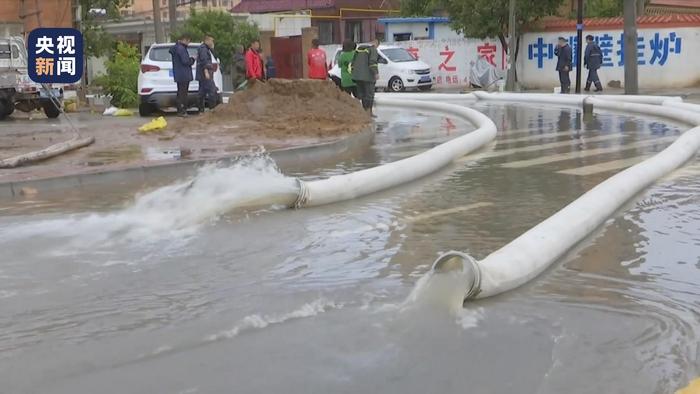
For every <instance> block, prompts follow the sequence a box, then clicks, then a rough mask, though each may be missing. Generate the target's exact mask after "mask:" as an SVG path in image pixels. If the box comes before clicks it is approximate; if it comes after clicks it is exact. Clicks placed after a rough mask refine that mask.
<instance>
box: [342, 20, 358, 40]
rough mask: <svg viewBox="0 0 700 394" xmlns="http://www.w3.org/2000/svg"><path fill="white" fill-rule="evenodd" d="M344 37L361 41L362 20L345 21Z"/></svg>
mask: <svg viewBox="0 0 700 394" xmlns="http://www.w3.org/2000/svg"><path fill="white" fill-rule="evenodd" d="M345 38H346V39H350V40H353V41H355V42H362V22H345Z"/></svg>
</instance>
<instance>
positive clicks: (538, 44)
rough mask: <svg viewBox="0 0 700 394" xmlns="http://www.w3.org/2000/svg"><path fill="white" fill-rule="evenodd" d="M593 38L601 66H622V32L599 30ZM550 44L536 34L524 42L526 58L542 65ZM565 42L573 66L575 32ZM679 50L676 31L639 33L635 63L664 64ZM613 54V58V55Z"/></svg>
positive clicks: (549, 53) (550, 50) (548, 56)
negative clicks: (570, 54)
mask: <svg viewBox="0 0 700 394" xmlns="http://www.w3.org/2000/svg"><path fill="white" fill-rule="evenodd" d="M594 40H595V42H596V43H598V46H599V47H600V49H601V52H602V53H603V59H602V63H601V66H602V67H622V66H624V65H625V40H624V34H619V35H617V36H613V35H612V34H610V33H603V34H599V35H597V36H594ZM554 45H555V44H554V43H549V42H546V41H545V38H544V37H537V38H536V39H535V41H534V42H533V43H531V44H528V46H527V50H528V52H527V58H528V60H532V61H536V62H537V68H544V62H545V60H552V59H554ZM569 45H571V48H572V49H573V54H574V59H573V60H574V67H575V66H576V60H577V59H576V57H577V54H578V51H577V46H578V43H577V40H576V36H570V37H569ZM584 45H585V43H584ZM681 50H682V39H681V37H680V36H679V35H678V33H676V32H670V33H667V34H663V33H659V32H655V33H654V34H653V36H651V37H650V38H648V37H645V36H644V34H643V33H640V35H639V36H638V37H637V64H639V65H641V66H644V65H648V66H664V65H665V64H666V63H667V62H668V61H669V59H670V57H671V56H674V55H680V54H681ZM614 55H615V59H613V56H614Z"/></svg>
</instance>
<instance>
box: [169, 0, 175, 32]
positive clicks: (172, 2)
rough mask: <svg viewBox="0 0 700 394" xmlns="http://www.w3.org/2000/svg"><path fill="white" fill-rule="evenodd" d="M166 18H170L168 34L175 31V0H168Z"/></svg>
mask: <svg viewBox="0 0 700 394" xmlns="http://www.w3.org/2000/svg"><path fill="white" fill-rule="evenodd" d="M168 19H169V20H170V35H171V36H172V35H173V34H175V33H176V31H177V3H176V0H168Z"/></svg>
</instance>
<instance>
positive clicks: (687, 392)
mask: <svg viewBox="0 0 700 394" xmlns="http://www.w3.org/2000/svg"><path fill="white" fill-rule="evenodd" d="M676 394H700V378H698V379H695V380H693V381H692V382H690V384H689V385H688V387H686V388H683V389H680V390H678V391H676Z"/></svg>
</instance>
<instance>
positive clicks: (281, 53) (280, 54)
mask: <svg viewBox="0 0 700 394" xmlns="http://www.w3.org/2000/svg"><path fill="white" fill-rule="evenodd" d="M270 47H271V48H270V50H271V51H270V52H271V53H272V59H273V61H274V62H275V68H276V69H277V78H287V79H298V78H303V76H304V71H303V63H302V59H303V56H302V53H301V52H302V50H301V36H292V37H272V39H271V40H270Z"/></svg>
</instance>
